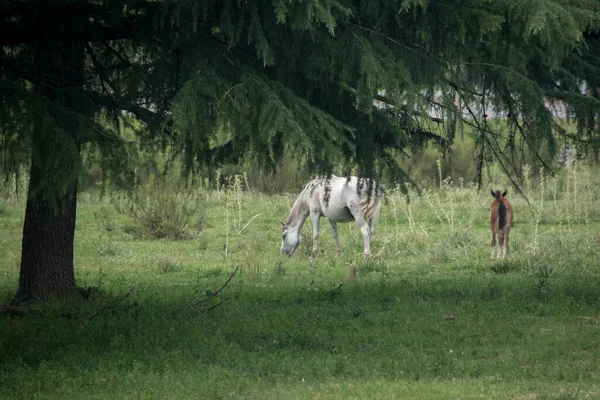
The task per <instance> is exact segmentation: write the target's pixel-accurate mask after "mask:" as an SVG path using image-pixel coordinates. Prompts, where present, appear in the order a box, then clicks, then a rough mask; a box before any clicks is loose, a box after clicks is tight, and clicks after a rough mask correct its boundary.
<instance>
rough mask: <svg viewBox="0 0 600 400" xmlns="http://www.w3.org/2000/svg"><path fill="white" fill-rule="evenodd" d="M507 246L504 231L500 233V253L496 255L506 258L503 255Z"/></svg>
mask: <svg viewBox="0 0 600 400" xmlns="http://www.w3.org/2000/svg"><path fill="white" fill-rule="evenodd" d="M505 248H506V236H505V235H504V233H499V234H498V255H497V256H496V258H504V257H503V256H502V254H503V252H504V249H505Z"/></svg>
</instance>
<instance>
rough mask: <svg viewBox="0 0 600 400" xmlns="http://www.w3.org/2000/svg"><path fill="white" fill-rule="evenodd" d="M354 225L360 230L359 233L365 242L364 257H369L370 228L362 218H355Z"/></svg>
mask: <svg viewBox="0 0 600 400" xmlns="http://www.w3.org/2000/svg"><path fill="white" fill-rule="evenodd" d="M356 225H358V227H359V228H360V233H362V236H363V238H364V240H365V256H370V255H371V228H370V227H369V224H368V223H367V221H365V219H364V218H363V217H359V218H356Z"/></svg>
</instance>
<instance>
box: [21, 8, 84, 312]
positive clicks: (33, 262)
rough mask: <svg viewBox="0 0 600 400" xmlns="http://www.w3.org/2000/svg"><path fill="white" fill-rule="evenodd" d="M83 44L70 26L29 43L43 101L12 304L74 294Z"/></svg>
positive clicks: (33, 142)
mask: <svg viewBox="0 0 600 400" xmlns="http://www.w3.org/2000/svg"><path fill="white" fill-rule="evenodd" d="M77 18H81V16H77ZM75 21H77V19H74V24H75V23H76V22H75ZM57 29H58V27H57ZM65 29H67V30H68V29H69V26H67V27H65ZM83 49H84V44H83V43H82V42H81V41H80V40H79V39H77V37H76V36H75V35H74V34H73V33H72V32H71V34H69V32H68V31H67V32H66V33H65V37H64V39H63V40H62V41H47V42H43V43H37V44H35V45H34V46H33V47H32V50H33V52H34V53H33V54H34V57H35V65H36V71H35V74H36V76H37V79H36V80H37V82H36V85H35V93H36V94H37V95H38V98H39V99H44V101H43V102H42V104H44V106H43V107H41V110H42V111H36V112H37V113H38V114H34V115H36V122H35V123H34V127H33V132H32V139H31V173H30V180H29V188H28V195H27V206H26V207H27V208H26V212H25V222H24V226H23V244H22V249H21V270H20V276H19V289H18V291H17V294H16V296H15V299H14V301H13V304H15V305H19V304H22V303H28V302H39V301H45V300H49V299H53V298H56V299H60V300H69V299H74V298H76V297H78V291H77V287H76V286H75V271H74V265H73V243H74V237H75V219H76V209H77V177H78V171H79V166H80V162H81V160H80V145H79V138H80V135H81V134H82V131H83V130H84V129H83V128H82V122H81V121H82V118H85V116H86V115H89V113H88V112H87V111H86V108H85V107H86V106H85V104H87V103H86V102H85V101H84V100H83V99H82V97H81V92H82V91H83V90H82V89H83V87H84V85H83V83H84V75H83V68H84V52H83Z"/></svg>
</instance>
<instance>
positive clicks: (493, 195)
mask: <svg viewBox="0 0 600 400" xmlns="http://www.w3.org/2000/svg"><path fill="white" fill-rule="evenodd" d="M490 193H491V194H492V197H494V198H495V197H496V195H495V194H494V191H493V190H490Z"/></svg>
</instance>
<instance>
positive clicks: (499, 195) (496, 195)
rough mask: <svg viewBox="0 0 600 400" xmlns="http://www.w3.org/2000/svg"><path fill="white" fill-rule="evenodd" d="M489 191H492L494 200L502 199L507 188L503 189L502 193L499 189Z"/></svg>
mask: <svg viewBox="0 0 600 400" xmlns="http://www.w3.org/2000/svg"><path fill="white" fill-rule="evenodd" d="M491 193H492V196H493V197H494V199H496V200H501V199H503V198H504V197H506V193H508V190H505V191H504V193H502V194H501V193H500V191H499V190H496V192H494V191H493V190H492V191H491Z"/></svg>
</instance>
